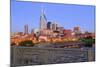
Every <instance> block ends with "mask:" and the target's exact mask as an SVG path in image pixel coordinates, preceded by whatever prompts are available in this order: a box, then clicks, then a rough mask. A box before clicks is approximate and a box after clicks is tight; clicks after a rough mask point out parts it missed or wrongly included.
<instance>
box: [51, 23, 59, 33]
mask: <svg viewBox="0 0 100 67" xmlns="http://www.w3.org/2000/svg"><path fill="white" fill-rule="evenodd" d="M57 26H58V25H57V24H56V23H52V26H51V29H52V30H54V31H55V30H57Z"/></svg>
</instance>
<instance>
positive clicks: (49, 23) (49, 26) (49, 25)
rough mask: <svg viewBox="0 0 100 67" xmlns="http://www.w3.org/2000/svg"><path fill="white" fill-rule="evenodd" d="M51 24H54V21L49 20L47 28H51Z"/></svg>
mask: <svg viewBox="0 0 100 67" xmlns="http://www.w3.org/2000/svg"><path fill="white" fill-rule="evenodd" d="M51 25H52V23H51V22H48V23H47V29H49V30H50V29H51Z"/></svg>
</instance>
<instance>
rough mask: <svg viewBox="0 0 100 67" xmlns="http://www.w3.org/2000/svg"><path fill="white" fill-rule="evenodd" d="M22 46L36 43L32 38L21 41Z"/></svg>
mask: <svg viewBox="0 0 100 67" xmlns="http://www.w3.org/2000/svg"><path fill="white" fill-rule="evenodd" d="M19 45H20V46H34V43H33V42H32V41H31V40H26V41H22V42H20V43H19Z"/></svg>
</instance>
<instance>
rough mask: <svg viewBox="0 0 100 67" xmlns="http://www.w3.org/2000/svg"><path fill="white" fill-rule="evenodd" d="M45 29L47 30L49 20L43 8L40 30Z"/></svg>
mask: <svg viewBox="0 0 100 67" xmlns="http://www.w3.org/2000/svg"><path fill="white" fill-rule="evenodd" d="M44 29H47V19H46V16H45V13H44V9H43V8H42V10H41V15H40V30H44Z"/></svg>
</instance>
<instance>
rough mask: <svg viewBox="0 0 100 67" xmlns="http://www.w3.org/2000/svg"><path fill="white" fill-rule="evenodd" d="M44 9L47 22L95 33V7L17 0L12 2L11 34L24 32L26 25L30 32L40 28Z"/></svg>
mask: <svg viewBox="0 0 100 67" xmlns="http://www.w3.org/2000/svg"><path fill="white" fill-rule="evenodd" d="M42 8H43V9H44V11H45V16H46V19H47V21H51V22H56V23H57V24H58V25H59V26H61V27H64V28H65V29H73V27H75V26H80V28H81V30H82V31H89V32H95V6H93V5H75V4H57V3H56V4H55V3H43V2H23V1H15V0H11V32H23V31H24V25H26V24H27V25H28V27H29V30H30V31H31V29H37V28H39V23H40V15H41V10H42Z"/></svg>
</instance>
